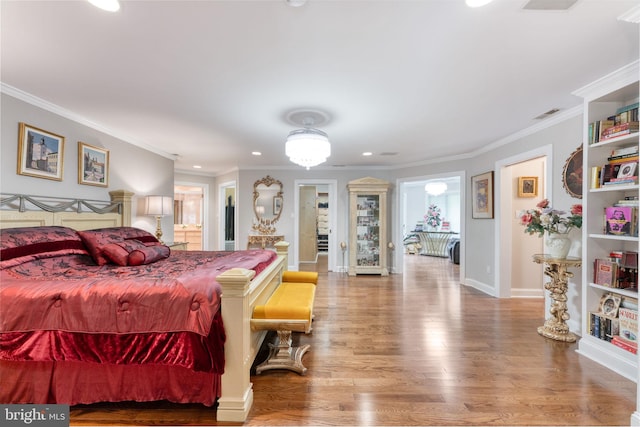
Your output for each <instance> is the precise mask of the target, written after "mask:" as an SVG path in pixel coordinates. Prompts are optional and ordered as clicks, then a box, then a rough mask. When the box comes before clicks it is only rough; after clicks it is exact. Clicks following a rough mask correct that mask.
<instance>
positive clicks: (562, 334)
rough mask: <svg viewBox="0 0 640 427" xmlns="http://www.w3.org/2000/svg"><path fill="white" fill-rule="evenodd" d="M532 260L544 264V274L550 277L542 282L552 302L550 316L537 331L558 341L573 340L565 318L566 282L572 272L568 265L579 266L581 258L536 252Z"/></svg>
mask: <svg viewBox="0 0 640 427" xmlns="http://www.w3.org/2000/svg"><path fill="white" fill-rule="evenodd" d="M533 261H534V262H536V263H538V264H545V268H544V274H545V275H547V276H549V277H550V278H551V281H550V282H547V283H545V284H544V288H545V289H546V290H548V291H549V293H550V296H551V299H553V303H552V304H551V309H550V310H549V313H551V316H552V317H551V318H550V319H547V320H546V321H545V322H544V326H540V327H538V333H539V334H540V335H542V336H544V337H547V338H551V339H554V340H558V341H565V342H575V341H576V336H575V334H573V333H572V332H569V327H568V326H567V323H566V322H567V320H569V313H567V283H568V279H569V278H571V277H573V273H571V272H568V271H567V268H569V267H580V266H581V265H582V260H581V259H580V258H576V257H567V258H554V257H551V256H549V255H544V254H536V255H534V256H533Z"/></svg>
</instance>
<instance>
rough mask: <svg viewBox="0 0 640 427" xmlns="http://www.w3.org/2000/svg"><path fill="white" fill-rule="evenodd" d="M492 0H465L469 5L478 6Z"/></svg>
mask: <svg viewBox="0 0 640 427" xmlns="http://www.w3.org/2000/svg"><path fill="white" fill-rule="evenodd" d="M492 1H493V0H465V3H467V6H469V7H480V6H484V5H486V4H489V3H491V2H492Z"/></svg>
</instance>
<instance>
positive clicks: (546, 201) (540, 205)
mask: <svg viewBox="0 0 640 427" xmlns="http://www.w3.org/2000/svg"><path fill="white" fill-rule="evenodd" d="M547 206H549V199H543V200H541V201H540V202H539V203H538V204H537V205H536V207H538V208H540V209H544V208H546V207H547Z"/></svg>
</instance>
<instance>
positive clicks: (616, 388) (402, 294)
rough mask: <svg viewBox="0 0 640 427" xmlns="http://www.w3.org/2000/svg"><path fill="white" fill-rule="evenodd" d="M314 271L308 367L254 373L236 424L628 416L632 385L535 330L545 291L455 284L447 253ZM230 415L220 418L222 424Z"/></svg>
mask: <svg viewBox="0 0 640 427" xmlns="http://www.w3.org/2000/svg"><path fill="white" fill-rule="evenodd" d="M405 258H406V260H405V273H404V274H403V275H395V274H394V275H391V276H389V277H379V276H357V277H348V276H346V275H345V274H342V273H326V272H323V273H321V275H320V282H319V284H318V289H317V294H316V303H315V320H314V329H313V332H312V334H310V335H302V336H299V338H298V339H299V342H300V343H309V344H311V350H310V351H309V352H308V353H307V354H306V355H305V357H304V359H303V361H304V364H305V365H306V366H307V368H308V369H309V372H308V374H307V375H306V376H300V375H298V374H295V373H293V372H288V371H268V372H265V373H263V374H261V375H255V376H252V382H253V389H254V403H253V408H252V410H251V412H250V414H249V418H248V420H247V422H246V423H245V425H249V426H258V425H260V426H264V425H274V426H277V425H298V426H302V425H342V426H374V425H387V426H388V425H404V426H407V425H458V426H459V425H494V426H502V425H527V426H531V425H629V423H630V416H631V414H632V413H633V411H634V410H635V402H636V397H635V396H636V384H635V383H634V382H632V381H629V380H627V379H625V378H623V377H621V376H619V375H617V374H615V373H613V372H611V371H609V370H608V369H606V368H603V367H601V366H600V365H598V364H597V363H595V362H592V361H591V360H589V359H587V358H585V357H583V356H580V355H578V354H577V353H576V351H575V350H576V347H577V345H576V344H569V343H560V342H556V341H552V340H549V339H546V338H543V337H541V336H540V335H538V334H537V332H536V328H537V327H538V326H540V325H542V324H543V322H544V317H545V313H544V305H543V301H542V299H496V298H492V297H489V296H486V295H484V294H482V293H481V292H478V291H476V290H474V289H472V288H468V287H466V286H462V285H459V283H458V280H459V278H458V266H456V265H454V264H451V263H450V262H449V261H448V259H441V258H430V257H423V256H418V255H414V256H406V257H405ZM226 424H228V423H226ZM71 425H216V420H215V412H214V411H213V410H211V409H209V408H206V407H203V406H200V405H178V404H170V403H149V404H136V403H118V404H95V405H86V406H84V405H83V406H77V407H73V408H72V410H71Z"/></svg>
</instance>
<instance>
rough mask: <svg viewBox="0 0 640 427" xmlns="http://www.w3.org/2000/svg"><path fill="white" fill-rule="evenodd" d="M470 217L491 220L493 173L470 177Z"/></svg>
mask: <svg viewBox="0 0 640 427" xmlns="http://www.w3.org/2000/svg"><path fill="white" fill-rule="evenodd" d="M471 197H472V198H473V199H472V201H471V205H472V206H471V217H472V218H475V219H491V218H493V171H490V172H485V173H483V174H481V175H476V176H473V177H471Z"/></svg>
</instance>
